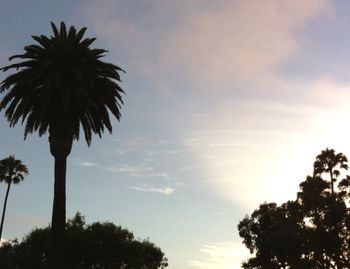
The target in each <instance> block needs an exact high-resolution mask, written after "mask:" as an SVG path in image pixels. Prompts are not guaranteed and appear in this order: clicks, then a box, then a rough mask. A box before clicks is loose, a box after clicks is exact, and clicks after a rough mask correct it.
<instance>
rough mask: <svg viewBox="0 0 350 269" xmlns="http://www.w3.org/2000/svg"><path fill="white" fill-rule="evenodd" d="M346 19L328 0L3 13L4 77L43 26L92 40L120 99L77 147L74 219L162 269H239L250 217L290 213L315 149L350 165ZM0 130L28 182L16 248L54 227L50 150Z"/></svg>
mask: <svg viewBox="0 0 350 269" xmlns="http://www.w3.org/2000/svg"><path fill="white" fill-rule="evenodd" d="M349 12H350V3H349V2H347V1H327V0H304V1H289V0H266V1H260V0H251V1H245V0H234V1H226V0H217V1H211V0H192V1H187V0H172V1H160V0H98V1H97V0H87V1H86V0H84V1H83V0H78V1H68V0H64V1H43V0H29V1H10V0H4V1H1V3H0V36H1V40H2V42H1V44H0V65H1V66H4V65H6V64H7V57H8V56H10V55H12V54H16V53H20V52H22V50H23V47H24V46H25V45H27V44H28V43H29V42H31V40H30V35H33V34H35V35H37V34H42V33H44V34H48V33H49V32H50V25H49V22H50V21H54V22H57V23H59V22H60V21H61V20H64V21H65V22H66V23H67V24H74V25H76V26H77V27H83V26H87V28H88V31H87V35H90V36H96V37H97V38H98V40H97V41H96V44H95V46H96V47H101V48H106V49H108V50H109V53H108V56H107V57H106V60H107V61H111V62H113V63H115V64H117V65H120V66H121V67H123V68H124V69H125V70H126V71H127V73H126V74H124V75H123V84H122V87H123V88H124V89H125V91H126V92H127V95H126V96H125V106H124V108H123V110H122V114H123V118H122V121H121V122H120V123H119V124H115V131H114V133H113V135H109V134H106V135H105V136H104V137H103V139H101V140H99V139H98V138H95V139H94V140H93V143H92V146H91V147H90V148H88V147H87V146H86V145H85V144H84V142H83V141H80V142H78V143H75V144H74V148H73V151H72V154H71V155H70V158H69V166H68V186H67V211H68V215H69V216H72V215H74V214H75V212H76V211H78V210H79V211H80V212H82V214H84V215H85V216H86V219H87V221H96V220H110V221H113V222H115V223H116V224H120V225H122V226H125V227H127V228H129V229H130V230H132V231H133V232H134V233H135V235H136V236H139V237H142V238H147V237H149V238H150V240H151V241H153V242H155V243H156V244H157V245H158V246H160V247H161V248H162V250H164V252H165V253H166V256H167V257H168V258H169V263H170V266H169V268H170V269H184V268H185V269H191V268H195V269H206V268H208V269H209V268H210V269H238V268H239V267H240V263H241V261H242V260H243V259H245V258H246V257H247V256H248V255H249V253H248V252H247V250H245V248H244V247H243V245H242V244H241V240H240V238H239V237H238V232H237V229H236V226H237V224H238V222H239V221H240V220H241V219H242V218H243V217H244V215H245V214H250V213H251V211H252V210H253V209H254V208H257V207H258V206H259V204H260V203H262V202H264V201H268V202H270V201H276V202H283V201H286V200H288V199H294V198H295V195H296V192H297V190H298V184H299V183H300V182H301V181H302V180H304V179H305V177H306V175H308V174H310V173H311V171H312V163H313V161H314V158H315V156H316V155H317V154H318V153H320V152H321V150H323V149H324V148H326V147H330V148H334V149H335V150H336V151H338V152H343V153H344V154H345V155H347V156H348V157H350V142H349V141H350V140H349V136H350V127H349V126H350V125H349V124H348V123H349V119H350V107H349V105H348V103H349V101H350V47H349V44H350V21H349V20H348V14H349ZM0 78H1V79H3V78H4V76H3V74H1V75H0ZM0 128H1V132H0V141H2V143H1V146H0V157H1V158H2V157H5V156H7V155H9V154H15V155H16V157H17V158H19V159H21V160H22V161H23V162H24V163H26V164H27V165H28V167H29V171H30V176H28V178H27V179H26V181H25V182H23V183H22V184H21V185H19V186H16V187H14V188H13V189H12V191H11V194H10V200H9V206H8V214H7V218H6V226H5V228H4V238H14V237H22V236H23V235H24V234H26V233H28V231H29V230H30V229H31V228H32V227H34V226H43V225H46V224H47V223H48V222H49V221H50V216H51V207H52V191H53V160H52V158H51V156H50V155H49V150H48V142H47V137H43V138H38V137H37V136H36V135H33V136H31V137H30V138H29V139H28V140H27V141H23V128H21V127H20V126H19V127H16V128H12V129H10V128H8V124H7V123H6V122H5V120H4V118H3V117H1V120H0ZM0 191H1V193H0V200H1V199H3V197H4V192H5V188H4V186H2V188H1V189H0Z"/></svg>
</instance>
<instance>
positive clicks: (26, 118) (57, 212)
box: [0, 22, 124, 269]
mask: <svg viewBox="0 0 350 269" xmlns="http://www.w3.org/2000/svg"><path fill="white" fill-rule="evenodd" d="M51 26H52V30H53V35H52V36H50V37H47V36H45V35H41V36H32V37H33V39H34V40H35V41H36V42H37V44H34V45H29V46H26V47H25V48H24V50H25V53H24V54H20V55H14V56H12V57H10V58H9V60H10V61H11V60H13V59H20V60H23V61H22V62H19V63H15V64H11V65H9V66H6V67H4V68H2V69H1V70H3V71H7V70H9V69H15V70H17V72H15V73H14V74H12V75H10V76H8V77H7V78H6V79H5V80H4V81H3V82H2V84H1V86H0V93H1V92H5V91H7V93H6V95H5V96H4V98H3V100H2V102H1V104H0V110H3V109H6V110H5V116H6V118H7V120H8V121H9V122H10V126H14V125H15V124H16V123H17V122H18V121H21V122H22V124H23V123H25V130H24V137H25V138H26V136H27V135H28V134H30V133H32V132H34V131H37V132H38V133H39V136H41V135H43V134H45V133H46V132H47V131H48V132H49V142H50V152H51V154H52V155H53V156H54V158H55V184H54V202H53V212H52V240H51V242H52V249H51V255H52V256H51V258H50V261H51V268H59V269H62V268H64V261H63V260H64V256H63V244H64V239H63V238H64V229H65V219H66V196H65V189H66V159H67V156H68V155H69V154H70V151H71V147H72V141H73V140H74V139H76V140H78V139H79V131H80V126H81V127H82V129H83V131H84V135H85V140H86V142H87V144H88V145H90V143H91V136H92V134H93V133H94V134H97V135H99V136H100V137H101V135H102V133H103V131H104V129H105V128H106V129H107V130H108V131H109V132H110V133H111V132H112V124H111V121H110V114H112V115H113V116H114V117H115V118H116V119H117V120H118V121H119V119H120V116H121V114H120V108H121V105H122V104H123V100H122V96H121V95H122V93H124V91H123V90H122V89H121V88H120V86H119V85H118V82H120V76H119V73H120V72H121V71H123V70H122V69H121V68H120V67H118V66H116V65H114V64H111V63H106V62H103V61H101V57H103V56H104V54H105V53H106V52H107V51H106V50H103V49H92V48H90V45H91V44H92V43H93V42H94V41H95V38H85V39H83V36H84V34H85V31H86V28H82V29H81V30H79V31H77V30H76V29H75V27H74V26H71V27H70V28H69V30H68V31H67V28H66V26H65V24H64V23H63V22H62V23H61V26H60V29H57V27H56V26H55V24H54V23H52V22H51Z"/></svg>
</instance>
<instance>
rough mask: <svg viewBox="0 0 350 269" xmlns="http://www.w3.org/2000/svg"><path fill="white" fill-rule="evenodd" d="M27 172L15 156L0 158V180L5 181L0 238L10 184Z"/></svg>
mask: <svg viewBox="0 0 350 269" xmlns="http://www.w3.org/2000/svg"><path fill="white" fill-rule="evenodd" d="M27 174H28V169H27V167H26V166H25V165H24V164H22V162H21V161H20V160H16V159H15V156H12V155H11V156H9V157H7V158H5V159H2V160H0V182H5V183H7V190H6V195H5V202H4V207H3V210H2V216H1V224H0V239H1V235H2V229H3V227H4V220H5V213H6V206H7V199H8V197H9V193H10V188H11V185H12V184H18V183H20V182H21V181H23V180H24V176H25V175H27Z"/></svg>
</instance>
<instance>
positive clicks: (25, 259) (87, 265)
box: [0, 213, 168, 269]
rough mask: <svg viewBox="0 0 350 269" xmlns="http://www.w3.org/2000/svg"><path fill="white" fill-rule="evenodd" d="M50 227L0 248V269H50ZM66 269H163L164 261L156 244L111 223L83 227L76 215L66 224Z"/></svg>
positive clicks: (78, 216) (165, 265) (164, 258)
mask: <svg viewBox="0 0 350 269" xmlns="http://www.w3.org/2000/svg"><path fill="white" fill-rule="evenodd" d="M49 233H50V227H45V228H41V229H38V228H36V229H34V230H33V231H31V232H30V233H29V234H28V235H27V236H26V237H25V238H24V239H23V240H22V242H18V241H17V240H14V241H10V242H7V243H5V244H3V245H2V246H1V247H0V268H1V269H14V268H18V269H34V268H35V269H49V268H51V267H50V265H49V261H48V253H49V241H48V238H49V236H48V235H49ZM64 250H65V257H66V259H65V268H66V269H110V268H124V269H136V268H137V269H138V268H140V269H141V268H142V269H164V268H165V267H167V266H168V262H167V258H166V257H165V255H164V253H163V252H162V250H161V249H160V248H159V247H157V246H156V245H155V244H153V243H151V242H149V241H145V240H138V239H135V237H134V235H133V233H131V232H130V231H128V230H127V229H125V228H122V227H120V226H116V225H114V224H113V223H111V222H102V223H101V222H95V223H92V224H89V225H88V224H86V223H85V219H84V217H83V216H82V215H81V214H79V213H77V214H76V215H75V217H74V218H72V219H70V220H68V221H67V224H66V242H65V249H64Z"/></svg>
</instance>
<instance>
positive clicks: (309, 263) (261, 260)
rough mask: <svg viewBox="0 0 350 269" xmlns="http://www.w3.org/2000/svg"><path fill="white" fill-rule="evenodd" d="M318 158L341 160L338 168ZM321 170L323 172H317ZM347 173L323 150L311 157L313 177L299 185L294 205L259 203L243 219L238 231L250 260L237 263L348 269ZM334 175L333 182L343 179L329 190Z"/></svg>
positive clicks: (250, 267) (267, 268)
mask: <svg viewBox="0 0 350 269" xmlns="http://www.w3.org/2000/svg"><path fill="white" fill-rule="evenodd" d="M323 153H324V154H326V153H327V154H328V153H332V154H331V155H332V156H333V157H337V156H338V157H339V156H341V162H339V160H337V159H334V160H335V161H331V160H330V157H332V156H328V155H330V154H328V155H327V156H328V157H327V156H326V158H323V157H324V156H322V154H323ZM338 159H339V158H338ZM322 162H325V163H322ZM322 167H325V169H322V170H320V168H322ZM347 168H348V166H347V159H346V157H345V155H343V154H341V153H339V154H336V153H335V151H334V150H328V149H326V150H325V151H322V153H321V154H320V155H318V156H317V157H316V161H315V163H314V170H315V171H314V173H313V176H307V177H306V180H305V181H303V182H301V183H300V185H299V186H300V191H299V192H298V193H297V198H296V199H295V200H294V201H287V202H285V203H283V204H282V205H280V206H278V205H277V204H276V203H264V204H261V205H260V207H259V208H258V209H256V210H255V211H254V212H253V213H252V214H251V215H250V216H246V217H245V218H244V219H243V220H242V221H241V222H240V223H239V225H238V230H239V235H240V236H241V237H242V238H243V243H244V244H245V246H246V247H247V248H248V249H249V250H250V252H251V253H252V254H253V257H251V258H249V259H248V260H247V261H245V262H243V263H242V267H243V268H245V269H282V268H283V269H287V268H290V269H303V268H305V269H306V268H307V269H323V268H324V269H326V268H327V269H329V268H333V269H340V268H350V212H349V210H350V209H349V202H350V176H349V175H346V174H345V172H346V170H347ZM335 171H336V172H335ZM327 173H328V174H327ZM332 173H333V175H332ZM335 174H336V177H337V178H339V177H343V179H342V180H340V181H339V183H338V186H337V188H333V184H334V181H335V177H334V175H335Z"/></svg>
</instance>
